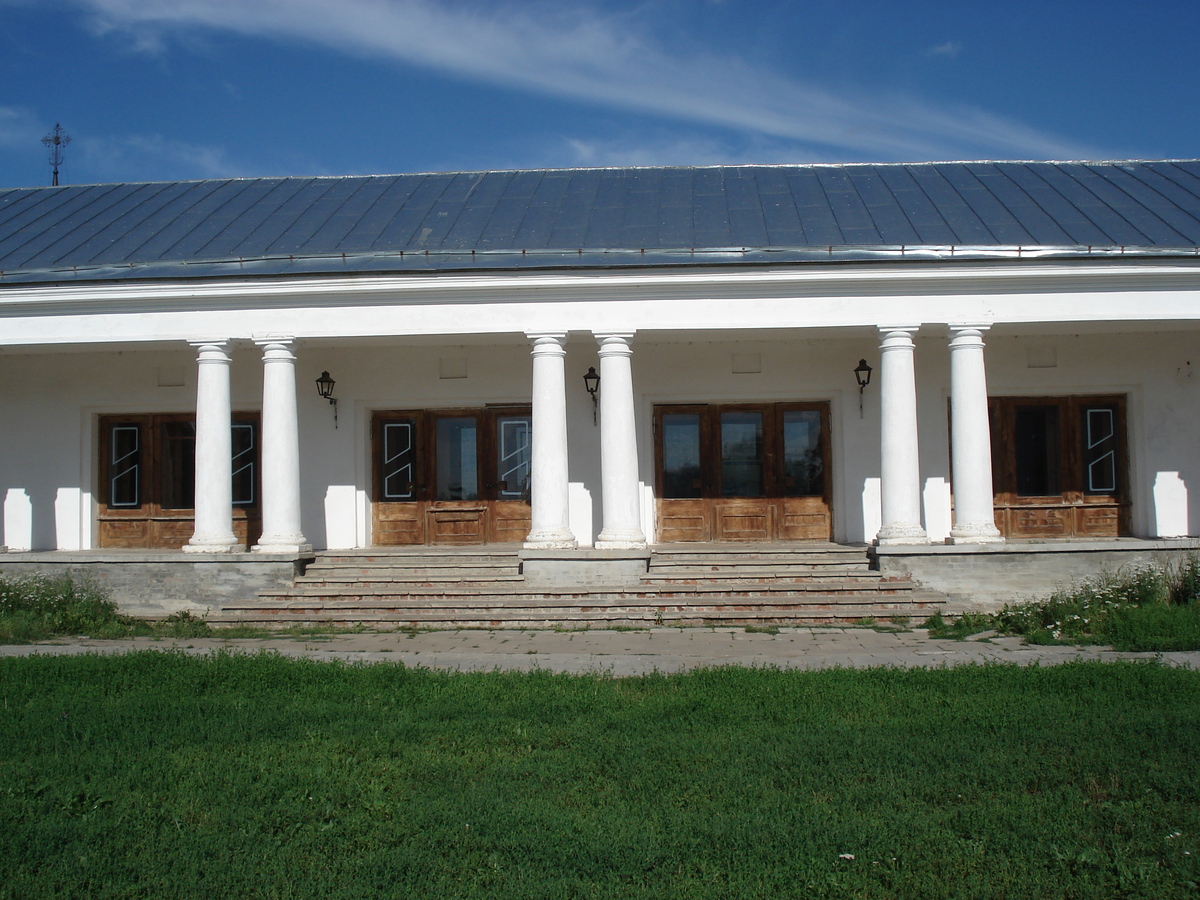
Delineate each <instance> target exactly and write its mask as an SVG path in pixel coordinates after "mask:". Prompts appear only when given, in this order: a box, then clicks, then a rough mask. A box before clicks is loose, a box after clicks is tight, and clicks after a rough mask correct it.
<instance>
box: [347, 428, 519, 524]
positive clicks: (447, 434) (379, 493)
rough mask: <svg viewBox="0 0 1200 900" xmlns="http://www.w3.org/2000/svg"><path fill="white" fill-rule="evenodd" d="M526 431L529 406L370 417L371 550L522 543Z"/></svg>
mask: <svg viewBox="0 0 1200 900" xmlns="http://www.w3.org/2000/svg"><path fill="white" fill-rule="evenodd" d="M531 429H532V418H531V413H530V408H529V407H528V406H505V407H488V408H486V409H440V410H438V409H435V410H398V411H387V412H377V413H375V415H374V417H373V420H372V429H371V432H372V456H373V466H372V469H373V472H372V483H373V493H372V500H373V502H372V526H373V541H374V543H375V544H377V545H381V546H398V545H412V544H488V543H512V542H517V541H523V540H524V539H525V537H526V535H528V534H529V529H530V527H531V516H530V506H529V487H530V484H529V477H530V432H531Z"/></svg>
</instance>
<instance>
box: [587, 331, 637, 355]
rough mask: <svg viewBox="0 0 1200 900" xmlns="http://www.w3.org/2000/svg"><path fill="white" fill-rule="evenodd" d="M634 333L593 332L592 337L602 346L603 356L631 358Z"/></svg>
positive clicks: (601, 353) (601, 352)
mask: <svg viewBox="0 0 1200 900" xmlns="http://www.w3.org/2000/svg"><path fill="white" fill-rule="evenodd" d="M636 333H637V332H634V331H593V332H592V335H593V336H594V337H595V338H596V341H597V342H598V343H599V344H600V355H601V356H618V355H620V356H630V355H631V354H632V353H633V348H632V347H631V346H630V344H631V343H632V342H633V336H634V334H636Z"/></svg>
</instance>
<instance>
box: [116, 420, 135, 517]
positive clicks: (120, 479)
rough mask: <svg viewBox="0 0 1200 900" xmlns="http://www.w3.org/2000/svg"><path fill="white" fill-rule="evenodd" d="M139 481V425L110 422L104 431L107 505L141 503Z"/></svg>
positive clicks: (125, 505) (132, 506) (122, 506)
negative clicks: (106, 464)
mask: <svg viewBox="0 0 1200 900" xmlns="http://www.w3.org/2000/svg"><path fill="white" fill-rule="evenodd" d="M141 484H142V429H141V426H139V425H114V426H112V428H110V429H109V432H108V506H109V507H110V508H112V509H130V508H136V507H138V506H141V503H142V499H141V493H142V492H141Z"/></svg>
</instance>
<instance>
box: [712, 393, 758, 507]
mask: <svg viewBox="0 0 1200 900" xmlns="http://www.w3.org/2000/svg"><path fill="white" fill-rule="evenodd" d="M720 429H721V496H722V497H762V496H763V495H764V490H763V414H762V413H761V412H759V411H756V410H737V411H730V412H722V413H721V425H720Z"/></svg>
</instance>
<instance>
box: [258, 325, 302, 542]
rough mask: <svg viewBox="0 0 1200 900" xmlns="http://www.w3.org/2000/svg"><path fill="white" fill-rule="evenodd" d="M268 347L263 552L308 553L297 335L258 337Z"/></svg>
mask: <svg viewBox="0 0 1200 900" xmlns="http://www.w3.org/2000/svg"><path fill="white" fill-rule="evenodd" d="M255 343H256V344H258V346H260V347H262V348H263V409H262V525H263V533H262V537H260V538H259V539H258V543H257V544H255V545H254V549H255V550H256V551H258V552H260V553H307V552H309V551H310V550H311V549H312V547H311V546H310V545H309V544H308V542H307V541H306V540H305V538H304V535H303V534H302V533H301V531H300V429H299V423H298V421H297V415H296V357H295V356H293V355H292V346H293V342H292V339H291V338H274V339H270V340H260V341H255Z"/></svg>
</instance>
